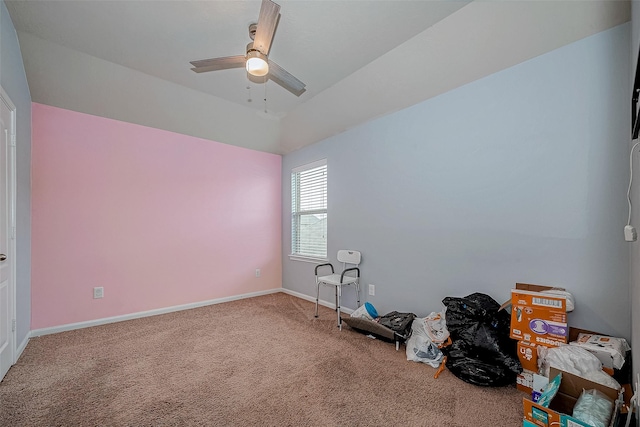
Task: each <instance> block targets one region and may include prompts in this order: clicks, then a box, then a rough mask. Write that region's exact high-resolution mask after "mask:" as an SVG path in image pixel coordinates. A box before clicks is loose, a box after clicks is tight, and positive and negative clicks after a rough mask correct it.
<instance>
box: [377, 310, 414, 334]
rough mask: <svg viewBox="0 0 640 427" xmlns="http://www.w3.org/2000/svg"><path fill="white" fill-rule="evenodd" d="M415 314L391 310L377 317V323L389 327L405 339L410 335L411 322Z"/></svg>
mask: <svg viewBox="0 0 640 427" xmlns="http://www.w3.org/2000/svg"><path fill="white" fill-rule="evenodd" d="M415 318H416V315H415V314H413V313H398V312H397V311H392V312H391V313H387V314H385V315H384V316H382V317H380V318H379V319H378V323H379V324H381V325H382V326H386V327H387V328H389V329H391V330H392V331H393V332H395V333H396V334H397V335H400V336H401V337H402V338H404V339H407V338H409V335H411V324H412V323H413V319H415Z"/></svg>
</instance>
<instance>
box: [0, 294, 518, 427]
mask: <svg viewBox="0 0 640 427" xmlns="http://www.w3.org/2000/svg"><path fill="white" fill-rule="evenodd" d="M434 373H435V369H433V368H431V367H430V366H427V365H424V364H420V363H415V362H408V361H407V360H406V356H405V353H404V347H401V349H400V351H398V352H396V350H395V347H394V345H393V344H389V343H385V342H382V341H378V340H372V339H370V338H367V337H366V336H364V335H362V334H360V333H357V332H355V331H353V330H350V329H349V328H348V327H347V326H345V327H344V328H343V330H342V331H339V330H338V329H337V328H336V324H335V312H334V311H332V310H330V309H327V308H324V307H321V311H320V317H319V318H318V319H315V318H314V317H313V304H312V303H310V302H308V301H304V300H301V299H299V298H295V297H292V296H289V295H286V294H282V293H277V294H271V295H267V296H262V297H257V298H251V299H246V300H241V301H234V302H229V303H224V304H218V305H212V306H208V307H203V308H198V309H193V310H186V311H181V312H176V313H170V314H165V315H160V316H153V317H147V318H144V319H137V320H130V321H126V322H119V323H113V324H110V325H104V326H98V327H93V328H86V329H81V330H76V331H70V332H64V333H59V334H55V335H48V336H43V337H37V338H33V339H31V341H30V342H29V344H28V345H27V348H26V349H25V351H24V353H23V354H22V356H21V358H20V360H19V361H18V363H17V364H16V365H14V366H13V367H12V368H11V369H10V371H9V373H8V374H7V376H6V377H5V379H4V380H3V381H2V383H0V426H3V427H8V426H441V427H470V426H474V427H482V426H487V427H489V426H492V427H493V426H514V427H515V426H520V425H522V398H523V396H524V394H523V393H521V392H519V391H517V390H516V389H515V387H505V388H496V389H493V388H482V387H476V386H472V385H469V384H466V383H464V382H463V381H461V380H459V379H458V378H456V377H454V376H453V375H452V374H451V373H449V372H447V371H445V372H444V373H443V374H442V375H441V376H440V377H439V378H438V379H433V374H434Z"/></svg>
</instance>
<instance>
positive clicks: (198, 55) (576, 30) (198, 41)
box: [6, 0, 630, 154]
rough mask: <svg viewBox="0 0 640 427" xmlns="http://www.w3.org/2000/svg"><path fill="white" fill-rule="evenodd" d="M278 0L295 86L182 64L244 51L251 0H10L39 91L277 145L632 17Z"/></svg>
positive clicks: (109, 113) (539, 7)
mask: <svg viewBox="0 0 640 427" xmlns="http://www.w3.org/2000/svg"><path fill="white" fill-rule="evenodd" d="M276 1H277V2H278V3H279V4H280V5H281V6H282V8H281V11H280V13H281V18H280V21H279V24H278V28H277V31H276V35H275V38H274V41H273V44H272V48H271V51H270V54H269V58H270V59H271V60H273V61H275V62H277V63H278V64H279V65H280V66H282V67H283V68H285V69H286V70H287V71H289V72H290V73H292V74H293V75H295V76H296V77H298V78H299V79H300V80H302V81H303V82H304V83H306V85H307V91H306V92H305V93H303V94H302V95H301V96H300V97H296V96H295V95H292V94H291V93H289V92H288V91H286V90H284V89H282V88H281V87H280V86H278V85H277V84H275V83H273V82H267V84H266V88H265V84H263V83H253V82H251V81H249V80H248V79H247V74H246V72H245V71H244V70H243V69H231V70H222V71H215V72H210V73H205V74H196V73H193V72H192V71H191V70H190V64H189V61H192V60H196V59H205V58H213V57H218V56H231V55H240V54H244V49H245V46H246V44H247V43H248V42H249V41H250V39H249V37H248V25H249V24H250V23H252V22H255V21H256V20H257V17H258V13H259V10H260V2H259V1H238V0H236V1H153V0H145V1H141V0H135V1H95V0H87V1H56V0H49V1H6V4H7V7H8V9H9V12H10V14H11V18H12V20H13V23H14V25H15V27H16V29H17V31H18V36H19V40H20V45H21V50H22V55H23V60H24V63H25V69H26V72H27V78H28V81H29V87H30V90H31V95H32V99H33V101H34V102H40V103H44V104H49V105H54V106H58V107H61V108H68V109H71V110H75V111H80V112H85V113H88V114H94V115H100V116H104V117H109V118H114V119H118V120H124V121H128V122H133V123H138V124H141V125H146V126H152V127H157V128H161V129H167V130H170V131H175V132H180V133H184V134H188V135H193V136H197V137H202V138H206V139H211V140H216V141H219V142H223V143H229V144H234V145H239V146H243V147H247V148H253V149H258V150H262V151H268V152H273V153H280V154H282V153H287V152H290V151H292V150H294V149H297V148H300V147H302V146H305V145H308V144H311V143H313V142H316V141H319V140H321V139H324V138H326V137H329V136H331V135H334V134H336V133H339V132H341V131H343V130H345V129H348V128H350V127H353V126H356V125H358V124H360V123H363V122H366V121H368V120H371V119H372V118H375V117H379V116H381V115H384V114H387V113H389V112H392V111H396V110H399V109H401V108H405V107H407V106H410V105H413V104H415V103H417V102H420V101H422V100H424V99H428V98H430V97H432V96H436V95H438V94H441V93H443V92H445V91H447V90H451V89H453V88H455V87H458V86H460V85H463V84H466V83H468V82H471V81H473V80H476V79H478V78H481V77H484V76H486V75H488V74H491V73H494V72H496V71H499V70H501V69H504V68H506V67H509V66H512V65H515V64H517V63H520V62H522V61H525V60H527V59H530V58H532V57H534V56H537V55H540V54H542V53H545V52H547V51H549V50H552V49H555V48H558V47H560V46H563V45H565V44H568V43H571V42H573V41H576V40H578V39H580V38H583V37H586V36H589V35H591V34H594V33H596V32H599V31H602V30H605V29H607V28H610V27H613V26H615V25H618V24H621V23H623V22H626V21H628V20H629V18H630V5H629V2H622V1H592V0H588V1H581V0H571V1H560V0H557V1H542V0H540V1H480V0H476V1H475V2H472V3H469V2H466V1H464V2H463V1H453V0H439V1H435V0H420V1H407V0H395V1H382V0H378V1H359V0H358V1H356V0H350V1H319V0H316V1H301V0H276ZM265 89H266V99H267V101H266V105H265V102H264V98H265ZM249 100H251V101H249ZM265 107H266V111H267V113H266V114H265Z"/></svg>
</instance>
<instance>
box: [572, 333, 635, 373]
mask: <svg viewBox="0 0 640 427" xmlns="http://www.w3.org/2000/svg"><path fill="white" fill-rule="evenodd" d="M569 344H570V345H574V346H578V347H582V348H584V349H586V350H589V351H590V352H591V353H593V354H595V355H596V357H597V358H598V359H600V361H601V362H602V364H603V365H604V366H606V367H607V368H616V369H622V366H623V365H624V359H625V355H626V354H627V351H629V350H630V347H629V344H627V341H626V340H625V339H624V338H614V337H608V336H604V335H596V334H586V333H580V334H578V339H577V340H575V341H572V342H570V343H569Z"/></svg>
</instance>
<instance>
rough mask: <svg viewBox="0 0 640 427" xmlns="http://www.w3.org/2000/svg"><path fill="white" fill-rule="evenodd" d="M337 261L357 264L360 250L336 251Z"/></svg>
mask: <svg viewBox="0 0 640 427" xmlns="http://www.w3.org/2000/svg"><path fill="white" fill-rule="evenodd" d="M338 262H341V263H343V264H353V265H355V266H357V265H358V264H360V252H358V251H348V250H341V251H338Z"/></svg>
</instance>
